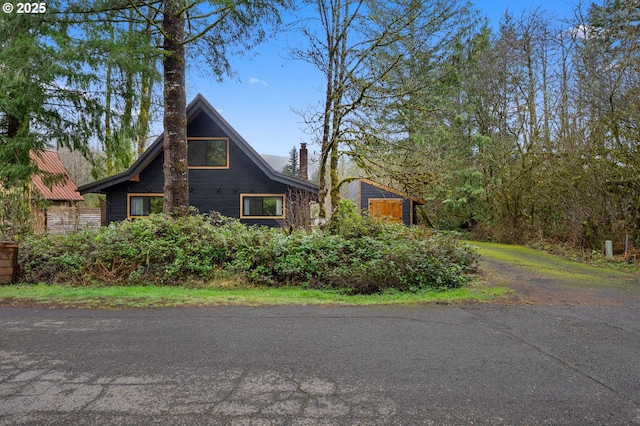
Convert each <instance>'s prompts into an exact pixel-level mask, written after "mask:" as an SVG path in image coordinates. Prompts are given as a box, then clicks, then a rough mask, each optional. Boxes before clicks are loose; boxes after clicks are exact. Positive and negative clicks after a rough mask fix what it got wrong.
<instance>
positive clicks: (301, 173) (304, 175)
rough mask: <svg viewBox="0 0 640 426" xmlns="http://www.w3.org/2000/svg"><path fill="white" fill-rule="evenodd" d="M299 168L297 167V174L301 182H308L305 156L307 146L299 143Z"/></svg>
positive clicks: (306, 157)
mask: <svg viewBox="0 0 640 426" xmlns="http://www.w3.org/2000/svg"><path fill="white" fill-rule="evenodd" d="M299 158H300V160H299V161H300V167H299V172H298V177H299V178H300V179H302V180H309V175H308V173H307V167H308V161H309V159H308V155H307V144H306V143H301V144H300V157H299Z"/></svg>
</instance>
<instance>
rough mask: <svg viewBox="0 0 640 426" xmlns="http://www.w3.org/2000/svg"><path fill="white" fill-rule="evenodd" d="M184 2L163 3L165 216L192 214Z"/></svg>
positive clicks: (173, 0) (174, 0) (167, 0)
mask: <svg viewBox="0 0 640 426" xmlns="http://www.w3.org/2000/svg"><path fill="white" fill-rule="evenodd" d="M184 10H185V4H184V0H165V2H164V17H163V29H164V35H165V38H164V50H165V57H164V60H163V68H164V140H163V148H164V167H163V171H164V206H163V210H164V212H165V213H171V214H174V215H176V216H186V215H187V214H188V213H189V181H188V173H189V169H188V165H187V111H186V109H187V96H186V90H185V71H186V62H185V51H184V44H183V41H184V27H185V18H184Z"/></svg>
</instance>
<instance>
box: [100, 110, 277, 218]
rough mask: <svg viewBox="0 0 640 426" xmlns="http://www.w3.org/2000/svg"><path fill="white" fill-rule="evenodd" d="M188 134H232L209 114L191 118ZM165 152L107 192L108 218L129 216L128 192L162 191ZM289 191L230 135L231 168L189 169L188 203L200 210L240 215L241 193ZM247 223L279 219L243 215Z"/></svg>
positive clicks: (234, 215) (190, 135)
mask: <svg viewBox="0 0 640 426" xmlns="http://www.w3.org/2000/svg"><path fill="white" fill-rule="evenodd" d="M188 136H189V137H229V135H226V134H224V133H223V131H222V130H221V129H220V127H219V126H217V125H216V124H215V123H214V122H213V121H212V120H210V119H209V118H208V117H207V115H206V114H199V115H198V116H197V117H196V118H194V119H193V120H192V121H190V122H189V127H188ZM163 161H164V155H163V154H162V153H160V154H159V155H158V156H157V157H156V158H155V159H153V160H152V161H151V163H149V165H148V166H147V167H146V168H145V169H144V170H143V171H142V172H141V173H140V176H139V178H140V179H139V182H132V181H129V182H125V183H122V184H119V185H115V186H113V187H112V188H111V191H110V192H109V193H108V194H107V220H108V222H112V221H121V220H124V219H126V218H127V193H141V194H142V193H162V192H163V186H164V175H163V170H162V166H163ZM251 193H255V194H286V193H287V185H285V184H282V183H279V182H275V181H272V180H271V179H269V178H268V177H267V176H266V175H265V174H264V173H263V172H262V171H261V170H260V168H259V167H258V166H256V164H255V163H254V162H253V160H252V159H251V158H249V157H248V156H247V154H245V153H244V151H242V150H241V149H240V148H239V147H238V145H237V143H236V141H234V140H233V139H231V138H230V139H229V169H190V170H189V204H190V205H191V206H193V207H195V208H197V209H198V210H199V211H200V213H205V214H206V213H209V212H211V211H216V212H219V213H221V214H223V215H225V216H229V217H235V218H239V217H240V194H251ZM242 222H244V223H247V224H258V225H267V226H278V225H279V223H278V221H277V220H271V219H242Z"/></svg>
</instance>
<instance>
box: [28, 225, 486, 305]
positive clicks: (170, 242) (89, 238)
mask: <svg viewBox="0 0 640 426" xmlns="http://www.w3.org/2000/svg"><path fill="white" fill-rule="evenodd" d="M19 253H20V262H21V264H22V266H23V269H22V281H24V282H73V283H79V284H81V283H87V282H96V281H97V282H102V283H106V284H119V285H123V284H140V283H155V284H165V285H179V284H183V283H186V282H190V281H203V282H206V281H208V280H211V279H214V278H217V277H220V276H239V277H241V278H243V279H245V280H247V281H249V282H251V283H254V284H260V285H268V286H282V285H304V286H308V287H313V288H325V287H330V288H336V289H343V290H345V291H347V292H351V293H365V294H369V293H375V292H381V291H384V290H386V289H391V288H393V289H399V290H404V291H416V290H419V289H423V288H455V287H459V286H460V285H462V284H463V283H464V282H465V276H466V274H468V273H469V272H470V271H471V270H472V269H473V267H474V265H475V261H476V255H475V253H474V252H473V251H472V250H471V249H470V248H469V247H468V246H466V245H464V244H461V243H460V242H459V241H458V240H457V239H456V238H455V236H454V235H452V234H443V233H434V232H433V231H430V230H426V229H423V228H406V227H404V226H401V225H396V224H388V223H385V222H382V221H379V220H374V219H369V218H361V217H358V218H356V217H354V216H352V215H348V216H343V217H342V218H340V220H339V221H338V220H337V221H334V222H332V223H331V224H330V226H329V227H328V230H327V231H324V232H323V231H320V230H315V231H311V232H307V231H304V230H297V231H293V232H285V231H283V230H281V229H273V228H266V227H248V226H245V225H242V224H241V223H240V222H238V221H236V220H231V219H228V218H220V217H219V216H202V215H196V216H191V217H186V218H178V219H176V218H172V217H167V216H163V215H152V216H151V217H150V218H148V219H136V220H133V221H124V222H121V223H117V224H111V225H110V226H108V227H104V228H102V229H100V230H98V231H86V232H79V233H74V234H69V235H66V236H61V235H43V236H31V237H29V238H27V239H25V240H24V241H23V242H22V243H21V249H20V252H19Z"/></svg>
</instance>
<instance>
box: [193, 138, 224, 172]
mask: <svg viewBox="0 0 640 426" xmlns="http://www.w3.org/2000/svg"><path fill="white" fill-rule="evenodd" d="M187 156H188V159H189V160H188V161H189V167H190V168H192V169H193V168H203V169H210V168H215V169H226V168H228V167H229V139H227V138H189V139H188V152H187Z"/></svg>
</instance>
